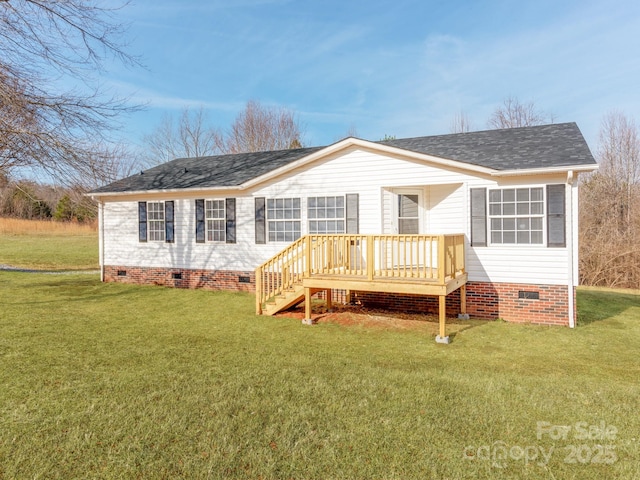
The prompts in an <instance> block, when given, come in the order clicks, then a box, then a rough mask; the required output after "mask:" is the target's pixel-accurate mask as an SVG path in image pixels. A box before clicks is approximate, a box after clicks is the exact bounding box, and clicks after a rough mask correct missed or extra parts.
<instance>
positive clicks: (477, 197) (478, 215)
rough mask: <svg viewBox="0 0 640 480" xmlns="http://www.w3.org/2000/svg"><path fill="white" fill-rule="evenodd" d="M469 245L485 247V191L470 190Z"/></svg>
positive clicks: (479, 189) (481, 189) (482, 189)
mask: <svg viewBox="0 0 640 480" xmlns="http://www.w3.org/2000/svg"><path fill="white" fill-rule="evenodd" d="M471 245H472V246H474V247H486V246H487V189H486V188H472V189H471Z"/></svg>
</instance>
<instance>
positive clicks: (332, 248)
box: [256, 234, 465, 313]
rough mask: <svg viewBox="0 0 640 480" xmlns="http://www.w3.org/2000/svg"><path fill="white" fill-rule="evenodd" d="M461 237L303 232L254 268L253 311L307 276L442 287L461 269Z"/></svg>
mask: <svg viewBox="0 0 640 480" xmlns="http://www.w3.org/2000/svg"><path fill="white" fill-rule="evenodd" d="M464 271H465V262H464V235H462V234H457V235H350V234H346V235H344V234H340V235H338V234H336V235H305V236H304V237H302V238H300V239H298V240H297V241H295V242H294V243H292V244H291V245H289V246H288V247H286V248H285V249H284V250H282V251H281V252H280V253H278V254H277V255H275V256H274V257H272V258H270V259H269V260H267V261H266V262H265V263H263V264H262V265H260V266H259V267H258V268H257V269H256V310H257V311H258V312H259V313H260V312H261V310H262V305H263V304H264V302H267V301H269V300H270V299H272V298H274V297H276V296H278V295H283V294H284V293H285V292H286V291H287V290H291V289H293V288H294V287H295V286H296V285H300V284H301V283H302V280H303V279H304V278H309V277H311V276H343V277H349V278H352V279H353V278H361V279H364V280H368V281H371V282H374V281H381V280H382V281H383V280H389V281H394V280H407V281H409V280H416V281H420V280H423V281H429V282H435V283H438V284H441V285H444V284H445V282H446V281H448V280H450V279H452V278H455V277H456V276H457V275H459V274H462V273H464Z"/></svg>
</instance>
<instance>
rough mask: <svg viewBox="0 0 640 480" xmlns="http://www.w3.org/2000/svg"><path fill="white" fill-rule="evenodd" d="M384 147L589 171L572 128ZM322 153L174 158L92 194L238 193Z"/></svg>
mask: <svg viewBox="0 0 640 480" xmlns="http://www.w3.org/2000/svg"><path fill="white" fill-rule="evenodd" d="M376 143H380V144H383V145H388V146H392V147H397V148H401V149H404V150H408V151H412V152H417V153H423V154H428V155H432V156H436V157H441V158H445V159H449V160H455V161H458V162H462V163H468V164H472V165H478V166H482V167H487V168H491V169H494V170H512V169H516V170H517V169H531V168H548V167H563V166H574V165H592V164H595V160H594V158H593V156H592V155H591V152H590V151H589V147H588V146H587V143H586V142H585V140H584V137H583V136H582V133H581V132H580V129H579V128H578V126H577V125H576V124H575V123H559V124H552V125H541V126H535V127H522V128H512V129H504V130H485V131H481V132H469V133H457V134H450V135H437V136H431V137H416V138H404V139H398V140H390V141H384V142H382V141H381V142H376ZM323 148H325V147H312V148H298V149H293V150H278V151H270V152H253V153H239V154H233V155H217V156H210V157H196V158H178V159H176V160H172V161H170V162H167V163H164V164H161V165H158V166H157V167H153V168H150V169H148V170H146V171H144V172H141V173H140V174H137V175H132V176H130V177H128V178H124V179H122V180H118V181H116V182H113V183H111V184H109V185H105V186H103V187H100V188H97V189H95V190H93V191H92V192H91V193H119V192H122V193H125V192H135V191H146V190H173V189H187V188H215V187H237V186H239V185H242V184H243V183H245V182H247V181H249V180H252V179H254V178H257V177H259V176H261V175H264V174H266V173H269V172H271V171H273V170H276V169H277V168H280V167H282V166H285V165H287V164H290V163H292V162H295V161H297V160H300V159H302V158H304V157H306V156H307V155H310V154H312V153H315V152H318V151H320V150H322V149H323Z"/></svg>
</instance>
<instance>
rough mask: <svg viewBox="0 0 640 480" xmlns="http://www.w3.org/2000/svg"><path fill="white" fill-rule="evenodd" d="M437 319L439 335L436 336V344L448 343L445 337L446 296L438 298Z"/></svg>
mask: <svg viewBox="0 0 640 480" xmlns="http://www.w3.org/2000/svg"><path fill="white" fill-rule="evenodd" d="M438 317H439V320H440V334H439V335H437V336H436V342H437V343H449V337H447V335H446V333H447V328H446V323H447V296H446V295H439V296H438Z"/></svg>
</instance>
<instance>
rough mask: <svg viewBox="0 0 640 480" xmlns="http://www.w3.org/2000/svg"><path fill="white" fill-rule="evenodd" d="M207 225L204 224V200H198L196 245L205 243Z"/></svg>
mask: <svg viewBox="0 0 640 480" xmlns="http://www.w3.org/2000/svg"><path fill="white" fill-rule="evenodd" d="M204 236H205V224H204V199H203V198H199V199H197V200H196V243H204Z"/></svg>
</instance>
